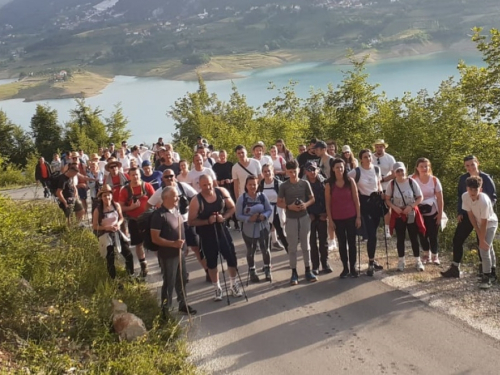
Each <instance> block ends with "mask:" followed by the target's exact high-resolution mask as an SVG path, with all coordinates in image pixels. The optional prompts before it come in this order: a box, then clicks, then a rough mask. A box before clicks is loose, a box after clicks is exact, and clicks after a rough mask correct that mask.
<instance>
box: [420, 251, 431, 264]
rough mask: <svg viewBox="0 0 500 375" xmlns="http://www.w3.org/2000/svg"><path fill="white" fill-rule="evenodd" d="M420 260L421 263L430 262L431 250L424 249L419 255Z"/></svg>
mask: <svg viewBox="0 0 500 375" xmlns="http://www.w3.org/2000/svg"><path fill="white" fill-rule="evenodd" d="M421 260H422V263H423V264H427V263H431V252H430V251H424V256H423V257H421Z"/></svg>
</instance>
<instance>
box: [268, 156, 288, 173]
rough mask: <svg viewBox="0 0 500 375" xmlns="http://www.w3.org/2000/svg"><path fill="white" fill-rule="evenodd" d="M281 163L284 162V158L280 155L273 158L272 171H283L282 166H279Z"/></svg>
mask: <svg viewBox="0 0 500 375" xmlns="http://www.w3.org/2000/svg"><path fill="white" fill-rule="evenodd" d="M271 159H272V158H271ZM281 163H283V164H286V162H285V159H283V158H282V157H281V156H278V157H277V158H276V159H275V160H273V168H274V173H276V172H283V168H282V167H281Z"/></svg>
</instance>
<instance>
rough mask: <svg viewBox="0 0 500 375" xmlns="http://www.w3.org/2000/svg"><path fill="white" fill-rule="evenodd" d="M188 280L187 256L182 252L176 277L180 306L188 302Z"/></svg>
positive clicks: (176, 291) (176, 290)
mask: <svg viewBox="0 0 500 375" xmlns="http://www.w3.org/2000/svg"><path fill="white" fill-rule="evenodd" d="M186 280H187V271H186V258H185V257H184V255H183V254H182V252H181V258H180V262H179V265H178V267H177V274H176V278H175V293H176V294H177V302H179V308H181V306H182V305H185V304H186V298H185V297H186V296H185V295H184V294H185V293H186Z"/></svg>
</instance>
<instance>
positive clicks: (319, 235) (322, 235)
mask: <svg viewBox="0 0 500 375" xmlns="http://www.w3.org/2000/svg"><path fill="white" fill-rule="evenodd" d="M318 242H319V247H318ZM309 245H310V247H311V262H312V268H313V269H315V270H317V269H319V262H320V261H321V265H322V266H323V268H326V264H327V263H328V222H327V221H326V220H320V219H319V215H318V216H316V217H315V219H314V220H311V235H310V237H309Z"/></svg>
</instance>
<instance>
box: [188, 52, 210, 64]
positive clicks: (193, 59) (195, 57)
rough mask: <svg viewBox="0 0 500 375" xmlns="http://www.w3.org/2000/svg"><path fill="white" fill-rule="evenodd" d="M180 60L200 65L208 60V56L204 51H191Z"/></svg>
mask: <svg viewBox="0 0 500 375" xmlns="http://www.w3.org/2000/svg"><path fill="white" fill-rule="evenodd" d="M181 62H182V63H183V64H186V65H202V64H206V63H208V62H210V56H208V55H207V54H204V53H193V54H191V55H189V56H185V57H183V58H182V60H181Z"/></svg>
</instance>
